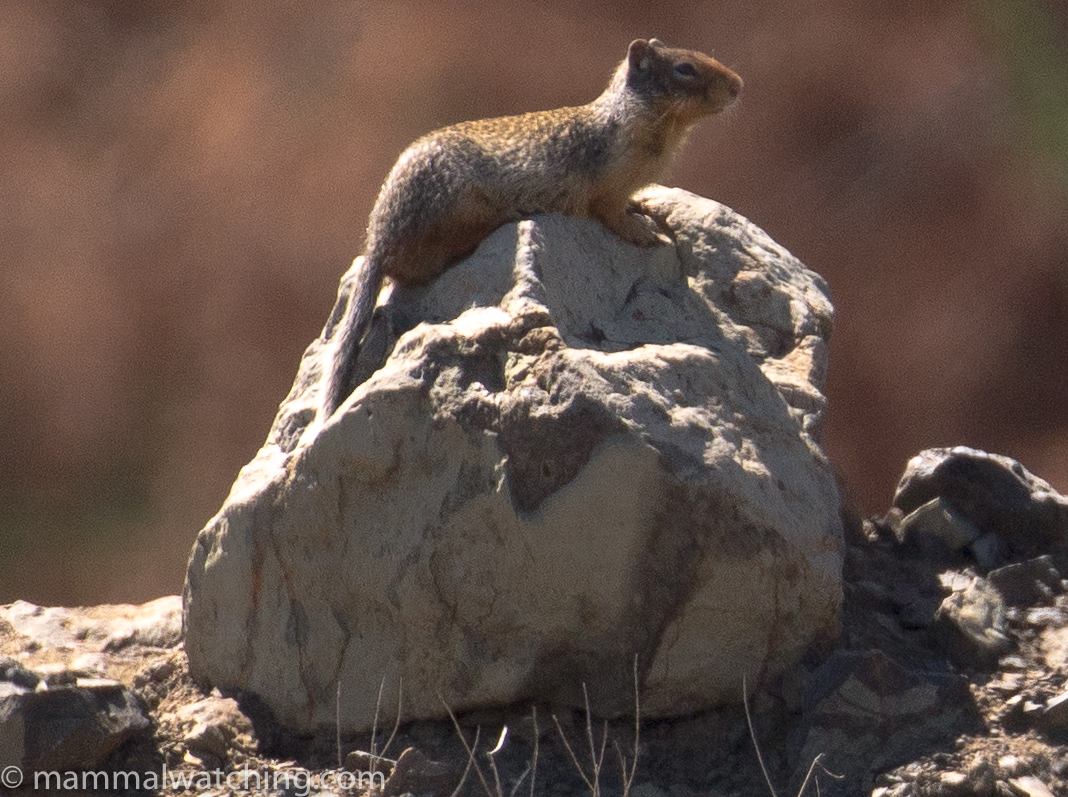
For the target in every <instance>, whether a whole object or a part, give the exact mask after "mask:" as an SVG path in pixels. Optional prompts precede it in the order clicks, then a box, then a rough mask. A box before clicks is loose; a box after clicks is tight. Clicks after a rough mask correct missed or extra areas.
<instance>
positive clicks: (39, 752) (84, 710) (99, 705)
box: [0, 681, 152, 773]
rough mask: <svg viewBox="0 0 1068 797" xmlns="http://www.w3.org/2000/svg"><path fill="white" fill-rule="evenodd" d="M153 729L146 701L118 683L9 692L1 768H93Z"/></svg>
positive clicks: (2, 719) (1, 708)
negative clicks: (117, 749)
mask: <svg viewBox="0 0 1068 797" xmlns="http://www.w3.org/2000/svg"><path fill="white" fill-rule="evenodd" d="M151 729H152V722H151V720H149V718H148V717H147V716H146V714H145V710H144V707H143V706H142V704H141V701H140V700H139V699H138V698H137V696H136V695H134V694H133V693H132V692H130V691H128V690H126V689H124V688H123V687H122V684H120V683H117V682H112V681H98V682H92V683H91V684H89V685H80V686H74V687H64V688H60V689H48V690H43V691H39V692H31V691H20V692H14V693H9V694H6V695H3V696H2V697H0V768H3V767H7V766H17V767H19V768H21V770H22V771H23V773H30V772H42V771H60V772H62V771H69V770H87V769H93V768H94V767H96V766H98V765H99V764H100V763H101V762H103V761H104V759H106V758H107V757H108V755H110V754H111V753H112V752H113V751H114V750H115V749H116V748H118V747H119V745H121V744H123V743H124V742H126V741H129V740H130V739H133V738H135V737H138V736H141V735H145V734H147V733H149V732H150V731H151Z"/></svg>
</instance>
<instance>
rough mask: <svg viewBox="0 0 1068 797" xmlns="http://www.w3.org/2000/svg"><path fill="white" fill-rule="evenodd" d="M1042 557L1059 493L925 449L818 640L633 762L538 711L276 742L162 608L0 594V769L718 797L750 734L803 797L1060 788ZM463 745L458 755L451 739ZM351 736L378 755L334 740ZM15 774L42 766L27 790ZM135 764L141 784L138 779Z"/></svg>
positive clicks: (195, 783) (595, 728) (751, 784)
mask: <svg viewBox="0 0 1068 797" xmlns="http://www.w3.org/2000/svg"><path fill="white" fill-rule="evenodd" d="M1066 554H1068V500H1066V499H1065V498H1064V497H1062V496H1059V495H1057V494H1056V493H1054V492H1053V491H1052V490H1050V489H1049V487H1048V485H1045V484H1044V483H1043V482H1041V480H1038V479H1035V478H1034V477H1032V476H1031V475H1030V474H1029V473H1027V472H1026V471H1025V470H1023V468H1021V467H1020V466H1019V465H1018V464H1017V463H1013V462H1012V461H1011V460H1004V459H1002V458H996V457H991V456H989V455H985V454H981V452H970V451H968V450H966V449H954V450H951V451H946V450H943V451H941V452H935V453H933V454H932V453H930V452H925V454H924V455H922V456H921V457H919V458H917V459H916V460H914V461H913V463H910V469H909V471H908V472H907V473H906V474H905V476H904V477H903V479H902V483H901V485H900V486H899V489H898V494H897V496H896V498H895V506H894V508H893V509H892V510H891V511H890V512H889V513H888V514H886V515H885V516H883V517H881V518H877V519H869V520H862V519H860V518H856V517H853V518H847V555H846V564H845V574H844V576H845V579H844V580H845V600H844V613H843V627H842V635H841V638H840V639H839V640H837V642H836V644H835V645H834V646H832V647H830V648H827V649H824V650H820V651H813V653H812V655H811V657H810V659H809V660H808V661H806V662H803V663H802V664H801V665H800V666H798V667H796V668H794V669H793V670H791V671H790V672H789V673H787V674H786V675H785V676H783V677H781V678H779V679H777V680H776V681H775V682H773V683H766V684H761V685H760V688H759V689H758V691H757V692H756V693H755V694H754V695H753V697H752V699H751V700H750V701H749V705H750V708H751V714H752V723H751V724H750V723H749V722H747V718H746V713H745V711H744V709H743V708H742V707H740V706H739V707H735V708H728V709H723V710H720V711H717V712H710V713H708V714H704V715H701V716H695V717H688V718H684V719H679V720H672V721H655V722H654V721H644V722H642V723H641V726H640V739H639V743H638V745H637V748H638V750H639V759H638V766H637V769H636V770H635V771H633V772H632V771H631V770H630V769H629V765H630V763H631V762H632V761H633V758H634V749H635V741H634V721H633V718H629V719H626V718H625V719H622V720H618V721H615V722H612V723H610V724H609V725H607V726H603V725H601V724H600V723H599V722H598V721H596V720H595V721H593V722H591V723H590V724H589V725H587V718H586V716H585V715H584V713H583V712H571V711H568V712H564V713H560V712H557V715H556V717H555V718H554V717H553V716H552V710H551V709H550V708H548V707H544V706H542V707H520V708H517V709H515V710H502V711H498V712H484V713H480V714H478V715H467V716H464V717H460V718H458V725H457V726H454V724H453V723H452V722H451V721H449V720H445V721H437V722H423V723H412V724H411V725H408V726H405V727H402V728H401V729H399V731H398V733H397V734H396V736H395V737H394V738H393V739H392V740H391V741H390V744H389V747H388V749H385V750H384V751H383V747H384V744H385V739H384V738H383V737H386V736H388V735H390V733H391V731H392V729H390V728H383V729H381V731H380V732H379V733H378V734H376V736H375V738H374V739H371V738H355V739H341V740H339V739H337V738H295V737H291V736H287V735H285V734H284V733H281V732H280V731H279V730H278V728H277V727H276V726H275V725H274V724H273V723H272V722H271V719H270V717H269V716H268V715H267V714H266V712H264V711H262V709H261V708H260V707H258V706H257V705H256V704H255V702H254V701H250V700H247V699H245V700H242V701H241V702H240V703H239V702H237V701H235V700H232V699H230V698H225V697H223V696H220V695H217V694H216V695H206V694H203V693H201V692H200V691H199V690H198V689H197V688H196V686H195V685H194V684H193V683H192V682H191V681H190V679H189V677H188V674H187V670H186V662H185V656H184V652H183V650H182V646H181V625H180V600H179V599H178V598H177V597H171V598H163V599H160V600H159V601H154V602H152V603H149V604H145V605H144V606H140V607H130V606H99V607H91V608H82V609H57V608H51V609H45V608H41V607H36V606H33V605H31V604H27V603H23V602H19V603H15V604H11V605H9V606H5V607H0V769H2V768H3V767H8V768H7V769H3V772H2V774H0V778H2V780H3V784H4V787H7V788H8V790H7V791H6V792H4V793H12V794H33V793H55V794H114V793H131V794H133V793H141V794H161V795H172V794H182V793H187V792H188V793H196V794H210V795H223V794H231V793H232V794H250V795H286V796H287V797H291V796H294V795H304V794H316V793H322V794H330V793H335V794H337V793H357V792H359V791H360V789H358V788H352V789H343V788H341V787H340V786H338V785H331V783H332V781H330V780H329V778H327V777H326V773H327V771H333V770H338V769H345V770H347V771H350V772H356V771H363V772H368V771H370V770H371V769H372V768H373V769H374V770H375V771H376V772H378V773H381V775H386V776H388V780H385V789H384V792H385V795H387V796H389V795H400V794H403V793H407V792H411V793H413V794H415V795H423V794H434V795H445V796H446V797H447V795H449V794H451V793H452V791H453V790H454V789H455V787H456V784H457V782H458V781H459V779H460V777H461V776H462V775H463V773H464V769H465V765H467V764H469V763H472V764H474V765H475V766H471V767H468V772H467V776H466V780H465V781H464V785H463V790H465V791H466V792H467V793H470V794H483V793H488V794H489V795H491V797H496V795H498V794H501V795H512V794H513V792H514V793H516V794H530V793H531V792H533V793H534V794H542V795H564V794H567V795H574V794H582V793H591V792H593V793H597V794H599V793H602V792H603V793H604V794H606V795H608V794H620V793H621V792H623V791H628V792H629V793H630V794H632V795H634V797H697V795H701V797H705V796H706V795H707V796H708V797H726V796H727V795H747V796H748V795H759V794H769V793H771V791H770V790H771V786H769V784H768V783H767V782H766V781H765V777H764V774H763V773H762V770H761V765H760V763H759V760H758V757H757V753H756V748H757V747H759V750H760V752H761V753H762V757H763V762H764V765H765V767H766V769H767V773H768V777H769V778H770V781H771V784H773V787H774V790H775V791H776V792H777V794H778V795H780V797H786V796H787V795H789V796H790V797H792V796H793V795H796V794H798V793H799V791H800V790H801V788H802V785H804V786H805V793H806V794H817V793H819V794H823V795H827V794H831V795H850V796H852V795H872V797H913V796H915V797H935V796H936V795H937V796H938V797H942V796H943V795H944V796H945V797H955V796H957V795H959V796H960V797H967V796H968V795H976V796H977V797H979V796H981V797H994V795H1003V796H1004V797H1011V795H1022V796H1023V797H1046V796H1047V795H1057V796H1058V797H1060V796H1061V795H1068V581H1065V580H1063V579H1062V578H1061V574H1062V573H1068V555H1066ZM46 687H47V688H46ZM504 725H507V726H508V729H509V730H508V733H507V735H506V737H505V738H504V740H503V744H500V742H501V729H502V726H504ZM604 733H606V734H607V737H606V742H604V743H603V742H602V738H604V737H603V736H602V734H604ZM460 734H463V740H464V741H461V735H460ZM591 737H592V739H593V744H592V745H591V744H590V739H591ZM476 738H477V752H476V753H475V754H474V756H473V758H472V759H470V761H469V756H468V754H467V752H466V751H465V743H466V744H468V745H471V746H475V742H476ZM564 738H566V739H567V741H568V743H569V744H570V746H571V749H572V751H573V755H572V753H570V752H569V751H568V749H567V747H566V746H565V745H564V744H563V743H562V739H564ZM602 744H603V747H602ZM498 747H499V750H498V751H497V752H495V753H493V755H492V756H491V755H489V753H490V752H491V751H492V750H493V749H494V748H498ZM407 748H415V751H410V752H407V753H405V755H404V757H403V758H401V759H400V761H399V763H396V761H397V759H398V757H399V754H400V753H401V751H403V750H406V749H407ZM372 749H373V750H375V751H376V752H379V753H380V755H379V757H371V756H369V755H367V754H360V753H358V752H356V751H361V750H362V751H368V750H372ZM602 749H603V751H604V752H603V759H602V765H601V769H600V774H599V776H598V777H597V778H596V779H595V778H594V776H593V771H594V765H593V762H594V761H595V760H597V759H598V758H600V757H601V756H602V752H601V751H602ZM621 760H622V761H623V762H625V765H624V766H623V767H621V766H620V762H621ZM339 762H340V764H341V766H340V767H339ZM532 764H533V766H531V765H532ZM13 766H17V767H19V768H20V770H21V773H22V778H23V783H22V785H21V787H19V788H17V789H13V788H10V787H12V786H14V785H15V784H16V781H15V780H14V778H15V771H14V770H12V769H11V767H13ZM34 770H38V771H53V772H56V773H62V779H61V780H60V781H58V786H57V781H55V780H54V781H53V782H52V784H51V788H48V789H46V788H41V787H40V786H41V783H40V781H39V782H38V787H39V788H37V789H36V790H35V789H34V788H33V783H32V778H33V776H34ZM530 770H533V771H530ZM86 771H90V772H99V773H104V772H108V773H115V772H120V771H122V772H137V773H141V775H142V777H144V778H145V780H144V781H143V782H142V787H143V788H142V789H141V790H140V791H137V790H136V789H133V788H131V787H129V785H127V786H120V788H118V789H116V788H114V786H115V784H114V783H109V784H107V785H108V786H110V787H111V788H110V789H104V788H102V785H103V782H102V781H101V780H100V779H99V776H98V779H97V783H96V785H97V786H98V787H101V788H96V789H94V788H92V785H93V783H92V781H91V780H89V781H84V782H83V780H84V779H83V776H82V774H81V773H82V772H86ZM150 772H151V773H156V774H157V775H158V776H159V777H161V778H164V779H165V782H163V783H162V784H161V783H160V781H159V780H157V781H156V782H155V783H150V782H149V781H148V779H147V775H146V774H145V773H150ZM524 772H525V773H526V774H525V776H524V777H523V779H522V781H521V782H519V783H518V787H517V786H516V783H517V781H518V780H519V778H520V776H522V775H523V773H524ZM381 775H380V776H379V777H380V778H381ZM806 775H809V778H808V781H807V783H804V781H805V778H806ZM283 776H288V778H289V785H288V787H286V786H285V780H284V778H283ZM265 780H266V782H265ZM587 780H588V781H589V782H588V783H587V782H586V781H587ZM346 785H348V783H347V782H346V781H344V780H342V781H341V786H346ZM145 786H148V788H144V787H145ZM4 787H0V791H2V789H3V788H4ZM84 787H88V788H84Z"/></svg>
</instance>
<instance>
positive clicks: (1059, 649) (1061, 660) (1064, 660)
mask: <svg viewBox="0 0 1068 797" xmlns="http://www.w3.org/2000/svg"><path fill="white" fill-rule="evenodd" d="M1039 646H1040V648H1041V650H1042V658H1043V661H1044V662H1045V664H1046V666H1047V667H1049V668H1050V669H1051V670H1062V669H1064V668H1066V667H1068V628H1044V629H1043V630H1042V638H1041V641H1040V642H1039Z"/></svg>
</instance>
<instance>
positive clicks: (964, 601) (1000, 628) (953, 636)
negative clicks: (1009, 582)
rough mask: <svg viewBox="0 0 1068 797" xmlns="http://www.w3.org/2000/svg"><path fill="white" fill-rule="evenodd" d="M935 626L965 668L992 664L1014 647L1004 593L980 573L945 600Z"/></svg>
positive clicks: (946, 647)
mask: <svg viewBox="0 0 1068 797" xmlns="http://www.w3.org/2000/svg"><path fill="white" fill-rule="evenodd" d="M934 628H935V630H936V633H937V635H938V639H939V642H940V643H941V644H942V645H943V646H944V647H945V649H946V651H947V652H948V653H949V655H950V657H951V658H952V659H953V660H954V661H955V662H956V663H957V664H958V665H959V666H960V667H962V668H972V667H975V666H977V665H978V666H979V667H982V668H993V667H995V666H996V665H997V663H998V659H999V658H1000V657H1001V656H1002V655H1004V654H1005V653H1007V652H1008V651H1009V650H1010V649H1011V648H1012V640H1011V639H1010V638H1009V636H1008V625H1007V624H1006V622H1005V604H1004V601H1003V600H1002V598H1001V594H1000V593H999V592H998V591H997V590H996V589H994V587H993V586H992V585H991V584H990V582H989V581H987V580H986V579H984V578H981V577H979V576H974V577H972V579H971V581H970V583H969V584H968V586H967V587H965V588H964V589H960V590H955V591H954V592H953V593H952V594H951V595H950V596H949V597H947V598H946V599H945V600H944V601H942V605H941V606H939V607H938V611H937V612H935V621H934Z"/></svg>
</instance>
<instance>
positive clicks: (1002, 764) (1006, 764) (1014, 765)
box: [998, 755, 1023, 778]
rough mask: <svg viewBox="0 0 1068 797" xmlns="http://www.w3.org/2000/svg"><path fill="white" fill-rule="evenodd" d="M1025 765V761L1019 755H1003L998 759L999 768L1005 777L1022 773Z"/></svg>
mask: <svg viewBox="0 0 1068 797" xmlns="http://www.w3.org/2000/svg"><path fill="white" fill-rule="evenodd" d="M1022 766H1023V762H1022V761H1020V759H1019V757H1018V756H1014V755H1003V756H1002V757H1001V758H999V759H998V769H1000V770H1001V774H1002V776H1004V777H1010V778H1011V777H1013V776H1014V775H1018V774H1020V769H1021V767H1022Z"/></svg>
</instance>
